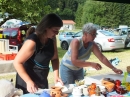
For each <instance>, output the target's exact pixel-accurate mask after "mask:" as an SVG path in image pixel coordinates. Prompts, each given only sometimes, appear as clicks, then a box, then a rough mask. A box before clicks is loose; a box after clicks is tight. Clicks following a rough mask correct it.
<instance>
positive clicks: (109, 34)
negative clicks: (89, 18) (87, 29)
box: [99, 31, 117, 36]
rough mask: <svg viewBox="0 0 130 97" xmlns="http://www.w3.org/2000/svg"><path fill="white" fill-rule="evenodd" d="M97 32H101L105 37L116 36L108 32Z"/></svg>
mask: <svg viewBox="0 0 130 97" xmlns="http://www.w3.org/2000/svg"><path fill="white" fill-rule="evenodd" d="M99 32H101V33H102V34H104V35H105V36H117V35H115V34H114V33H112V32H109V31H99Z"/></svg>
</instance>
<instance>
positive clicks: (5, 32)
mask: <svg viewBox="0 0 130 97" xmlns="http://www.w3.org/2000/svg"><path fill="white" fill-rule="evenodd" d="M3 36H4V38H7V39H8V38H9V36H10V32H8V31H3Z"/></svg>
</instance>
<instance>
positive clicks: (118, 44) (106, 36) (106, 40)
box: [60, 30, 125, 51]
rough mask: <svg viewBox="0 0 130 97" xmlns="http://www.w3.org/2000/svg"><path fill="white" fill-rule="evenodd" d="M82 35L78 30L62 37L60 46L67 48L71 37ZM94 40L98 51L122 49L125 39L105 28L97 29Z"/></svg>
mask: <svg viewBox="0 0 130 97" xmlns="http://www.w3.org/2000/svg"><path fill="white" fill-rule="evenodd" d="M82 35H83V34H82V31H80V32H77V33H76V34H74V35H73V36H72V37H69V38H64V39H62V40H61V43H60V45H61V48H62V49H64V50H67V49H68V47H69V45H70V42H71V41H72V39H74V38H76V37H82ZM94 41H95V43H96V44H97V45H98V48H99V49H100V51H110V50H116V49H122V48H124V46H125V43H124V42H125V41H124V39H123V37H122V36H119V35H115V34H114V33H112V32H109V31H105V30H97V36H96V38H95V40H94Z"/></svg>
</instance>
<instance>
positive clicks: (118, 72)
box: [112, 68, 123, 74]
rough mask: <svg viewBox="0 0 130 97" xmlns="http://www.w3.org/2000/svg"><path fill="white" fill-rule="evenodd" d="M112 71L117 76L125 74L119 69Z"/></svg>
mask: <svg viewBox="0 0 130 97" xmlns="http://www.w3.org/2000/svg"><path fill="white" fill-rule="evenodd" d="M112 70H113V71H114V72H115V73H116V74H122V73H123V71H122V70H120V69H117V68H113V69H112Z"/></svg>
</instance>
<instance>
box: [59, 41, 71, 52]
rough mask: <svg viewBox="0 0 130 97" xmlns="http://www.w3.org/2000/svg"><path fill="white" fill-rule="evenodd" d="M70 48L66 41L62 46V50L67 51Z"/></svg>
mask: <svg viewBox="0 0 130 97" xmlns="http://www.w3.org/2000/svg"><path fill="white" fill-rule="evenodd" d="M68 47H69V45H68V43H67V42H65V41H64V42H63V43H62V44H61V48H62V49H63V50H67V49H68Z"/></svg>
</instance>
